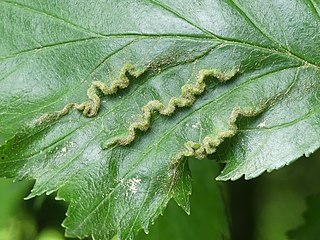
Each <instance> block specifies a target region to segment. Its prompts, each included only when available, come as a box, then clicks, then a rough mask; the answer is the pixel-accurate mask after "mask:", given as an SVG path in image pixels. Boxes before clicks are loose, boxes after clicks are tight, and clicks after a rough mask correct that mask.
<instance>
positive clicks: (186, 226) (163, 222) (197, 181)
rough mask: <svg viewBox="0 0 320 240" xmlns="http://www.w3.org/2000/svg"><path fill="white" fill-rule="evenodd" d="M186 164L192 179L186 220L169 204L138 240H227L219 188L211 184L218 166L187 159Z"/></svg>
mask: <svg viewBox="0 0 320 240" xmlns="http://www.w3.org/2000/svg"><path fill="white" fill-rule="evenodd" d="M189 163H190V169H191V172H192V179H193V181H192V187H193V188H192V189H193V192H192V195H191V214H190V215H189V216H188V215H187V214H186V213H185V212H183V210H182V209H181V208H180V207H178V206H177V204H176V203H175V202H173V201H171V202H170V204H169V205H168V207H167V209H166V210H165V211H164V214H163V216H161V217H159V219H158V220H156V222H155V225H154V226H152V227H151V228H150V233H149V234H148V235H146V234H144V233H140V235H139V236H138V237H137V239H138V240H163V239H172V240H195V239H219V240H220V239H221V240H224V239H229V237H230V236H229V235H230V234H229V224H228V221H227V219H228V217H227V214H226V211H225V210H226V209H225V205H224V201H223V200H224V199H223V195H222V188H221V186H222V185H221V183H219V182H217V181H215V180H214V178H215V177H216V176H217V175H218V174H219V168H218V165H217V164H216V163H215V162H213V161H210V160H202V161H199V160H196V159H190V160H189Z"/></svg>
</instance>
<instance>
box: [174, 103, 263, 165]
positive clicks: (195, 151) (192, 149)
mask: <svg viewBox="0 0 320 240" xmlns="http://www.w3.org/2000/svg"><path fill="white" fill-rule="evenodd" d="M268 102H269V101H268ZM268 102H267V103H265V104H264V105H265V106H263V107H261V108H259V109H257V110H255V109H242V108H240V107H235V108H234V109H233V110H232V112H231V115H230V118H229V126H230V127H229V129H228V130H226V131H223V132H219V133H218V135H217V136H216V137H211V136H206V137H205V138H204V139H203V140H202V143H195V142H192V141H188V142H186V143H185V144H184V147H185V150H184V151H182V152H180V153H178V154H177V155H176V157H175V158H174V159H173V160H174V161H175V162H177V163H178V162H180V160H181V159H183V158H184V157H191V156H194V157H196V158H198V159H203V158H205V157H206V156H207V155H209V154H213V153H214V152H215V151H216V149H217V147H218V146H219V145H220V144H221V143H222V142H223V141H224V139H225V138H231V137H233V136H234V135H235V134H236V133H237V130H238V127H237V124H236V121H237V119H238V117H239V116H244V117H253V116H256V115H258V114H260V113H261V112H263V110H264V109H265V107H266V106H267V105H268Z"/></svg>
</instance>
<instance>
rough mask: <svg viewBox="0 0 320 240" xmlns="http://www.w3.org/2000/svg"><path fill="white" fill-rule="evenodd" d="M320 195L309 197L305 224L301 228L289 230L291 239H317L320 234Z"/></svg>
mask: <svg viewBox="0 0 320 240" xmlns="http://www.w3.org/2000/svg"><path fill="white" fill-rule="evenodd" d="M319 204H320V195H319V194H318V195H315V196H312V197H309V198H308V201H307V210H306V212H305V213H304V218H305V224H304V225H302V226H300V227H299V228H297V229H295V230H292V231H290V232H289V237H290V239H299V240H304V239H306V240H307V239H308V240H315V239H318V238H319V234H320V228H319V226H320V218H319Z"/></svg>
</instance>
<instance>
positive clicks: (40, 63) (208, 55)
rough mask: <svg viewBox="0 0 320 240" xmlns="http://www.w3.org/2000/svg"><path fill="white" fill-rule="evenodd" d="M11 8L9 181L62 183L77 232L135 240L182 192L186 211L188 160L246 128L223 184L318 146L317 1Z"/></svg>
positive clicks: (4, 152) (53, 186) (4, 76)
mask: <svg viewBox="0 0 320 240" xmlns="http://www.w3.org/2000/svg"><path fill="white" fill-rule="evenodd" d="M0 7H1V9H2V10H1V13H0V34H1V38H0V103H1V105H0V120H1V124H0V144H1V147H0V157H1V160H0V165H1V168H0V175H1V176H7V177H15V178H16V179H23V178H33V179H36V183H35V186H34V189H33V190H32V193H31V194H30V196H29V197H34V196H37V195H40V194H43V193H47V194H49V193H52V192H54V191H58V198H59V199H64V200H66V201H68V202H70V207H69V210H68V213H67V215H68V217H67V218H66V220H65V222H64V226H65V227H66V229H67V230H66V234H67V236H71V237H80V238H84V237H86V236H90V235H91V236H93V237H94V238H95V239H110V238H112V237H113V236H114V235H116V234H117V233H118V235H119V237H120V239H131V238H132V237H133V236H134V235H135V233H136V232H137V231H138V230H139V229H141V228H143V229H144V230H145V231H148V227H149V225H150V222H153V221H154V219H155V218H156V217H157V216H158V215H159V214H160V213H161V212H162V211H163V210H164V208H165V206H166V204H167V203H168V201H169V200H170V199H171V198H174V199H175V201H176V202H177V203H178V204H179V205H180V206H182V207H183V208H184V209H185V210H186V211H187V212H188V211H189V201H188V195H189V194H190V192H191V183H190V174H189V168H188V162H187V161H186V157H187V156H196V157H198V158H203V157H205V156H206V155H207V154H212V153H214V152H215V150H216V148H217V147H218V146H219V145H220V143H221V142H223V141H224V139H225V138H230V137H232V136H234V135H235V134H236V133H238V134H237V135H236V137H235V139H233V140H234V141H232V144H230V146H229V147H228V148H225V152H224V153H223V157H224V159H227V160H229V161H228V163H227V166H226V168H225V169H224V171H223V173H222V175H221V176H220V179H236V178H238V177H240V176H241V175H243V174H245V175H246V176H247V177H254V176H257V175H258V174H260V173H261V172H263V171H265V170H272V169H275V168H279V167H281V166H283V165H285V164H288V163H290V162H291V161H293V160H294V159H296V158H298V157H299V156H301V155H303V154H308V153H309V152H312V151H314V150H315V149H316V148H318V146H319V139H320V138H319V135H320V132H319V115H318V110H319V84H318V81H319V64H320V52H319V51H318V46H319V43H320V37H319V34H320V33H319V29H320V28H319V22H320V21H319V19H320V17H319V14H318V11H319V5H318V4H317V3H315V2H313V1H302V0H294V1H289V0H284V1H281V2H279V1H276V0H272V1H268V2H265V1H262V0H259V1H231V0H228V1H218V0H204V1H188V2H187V3H186V2H185V1H182V0H181V1H173V0H170V1H169V0H167V1H165V0H163V1H156V0H136V1H125V0H121V1H98V2H88V1H59V3H57V2H53V1H41V2H39V1H27V0H25V1H23V0H15V1H0ZM88 89H89V91H88ZM87 91H88V96H87V95H86V93H87ZM77 109H78V110H77ZM79 110H80V111H79ZM93 115H94V116H93ZM243 117H247V118H249V119H250V120H251V119H252V117H255V118H253V119H256V122H255V123H254V124H252V121H253V120H251V121H250V122H249V123H250V124H251V125H250V124H247V125H249V126H247V125H246V124H242V121H241V118H243ZM265 119H267V120H266V121H265ZM264 121H265V122H264ZM238 122H241V124H239V129H238V124H237V123H238ZM256 123H257V124H256ZM255 124H256V125H255ZM129 143H130V144H129ZM233 143H236V144H233ZM126 144H128V145H126ZM261 144H262V146H263V147H261ZM124 145H126V146H124ZM284 156H285V157H284Z"/></svg>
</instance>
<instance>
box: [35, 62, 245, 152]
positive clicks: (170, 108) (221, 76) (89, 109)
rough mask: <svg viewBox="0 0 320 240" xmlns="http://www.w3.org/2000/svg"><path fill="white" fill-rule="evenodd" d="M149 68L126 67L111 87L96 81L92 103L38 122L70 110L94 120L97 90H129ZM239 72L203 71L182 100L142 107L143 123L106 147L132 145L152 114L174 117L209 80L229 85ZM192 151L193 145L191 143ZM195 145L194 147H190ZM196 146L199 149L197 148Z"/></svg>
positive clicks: (74, 105) (98, 100) (185, 89)
mask: <svg viewBox="0 0 320 240" xmlns="http://www.w3.org/2000/svg"><path fill="white" fill-rule="evenodd" d="M147 69H148V68H145V69H142V70H140V71H137V70H135V68H134V66H133V65H131V64H127V65H125V66H124V67H123V68H122V70H121V72H120V76H119V79H117V80H116V81H113V82H112V83H111V85H110V86H108V85H107V84H105V83H104V82H101V81H94V82H93V83H92V84H91V86H90V87H89V89H88V90H87V96H88V98H89V101H86V102H83V103H80V104H78V103H69V104H67V105H66V106H65V107H64V108H63V109H62V110H60V111H56V112H55V113H53V114H47V115H44V116H42V117H41V118H40V119H38V120H37V123H40V124H42V123H44V122H46V121H47V122H51V121H52V120H57V119H59V118H61V117H62V116H64V115H66V114H68V113H69V112H70V110H72V109H77V110H79V111H81V112H82V113H83V115H85V116H87V117H94V116H95V115H96V114H97V113H98V111H99V109H100V106H101V98H100V97H99V96H98V94H97V91H101V92H102V93H103V94H104V95H111V94H115V93H117V91H118V90H119V89H124V88H127V87H128V86H129V84H130V79H129V78H128V75H130V76H132V77H134V78H138V77H139V76H141V75H142V74H143V73H144V72H146V70H147ZM238 71H239V69H233V70H231V71H229V72H226V73H222V72H221V71H219V70H217V69H203V70H200V71H199V74H198V77H197V80H196V82H195V83H193V84H185V85H184V86H182V88H181V95H180V96H179V97H172V98H171V99H170V100H169V102H168V104H167V105H164V104H163V103H162V102H160V101H159V100H152V101H150V102H148V103H147V104H146V105H145V106H143V107H142V108H141V111H142V114H141V119H140V120H139V121H136V122H133V123H131V124H130V126H129V129H128V131H129V133H128V134H127V136H125V137H123V138H116V139H114V140H112V141H111V142H109V143H107V144H104V145H103V146H102V148H103V149H105V148H107V147H109V146H110V145H114V144H119V145H128V144H130V143H132V142H133V141H134V139H135V138H136V132H137V130H140V131H143V132H145V131H147V130H148V129H149V128H150V124H151V117H152V113H153V112H155V111H157V112H159V113H160V114H161V115H165V116H170V115H172V114H173V113H174V112H175V110H176V108H177V107H179V108H182V107H190V106H192V105H193V103H194V102H195V101H196V96H198V95H200V94H202V93H203V92H204V91H205V89H206V83H205V81H206V79H209V78H213V79H217V80H218V81H219V82H226V81H228V80H230V79H231V78H232V77H234V75H235V74H236V73H237V72H238ZM187 145H188V148H187V149H189V145H190V144H187ZM190 146H191V145H190ZM193 147H195V146H193Z"/></svg>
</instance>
